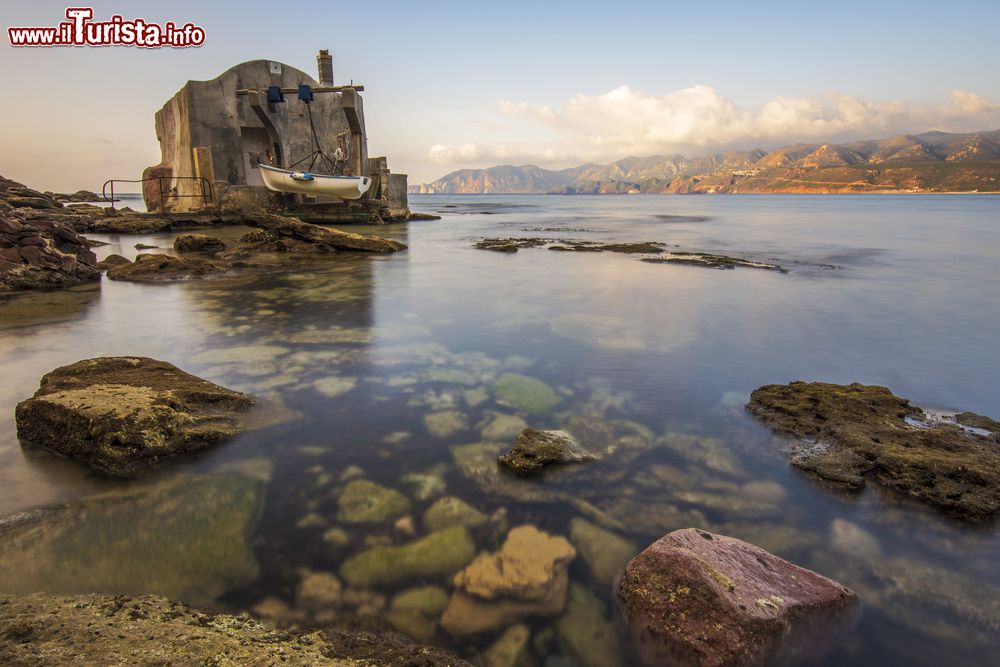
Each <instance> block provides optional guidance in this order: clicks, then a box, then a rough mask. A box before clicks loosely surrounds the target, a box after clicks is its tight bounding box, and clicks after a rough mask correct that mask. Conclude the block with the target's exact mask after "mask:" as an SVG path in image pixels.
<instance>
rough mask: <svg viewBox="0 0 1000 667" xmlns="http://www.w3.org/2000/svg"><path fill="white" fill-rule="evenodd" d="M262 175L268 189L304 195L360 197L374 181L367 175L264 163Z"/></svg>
mask: <svg viewBox="0 0 1000 667" xmlns="http://www.w3.org/2000/svg"><path fill="white" fill-rule="evenodd" d="M259 166H260V175H261V177H263V179H264V185H266V186H267V188H268V190H274V191H275V192H293V193H296V194H302V195H315V196H326V197H340V198H341V199H360V198H361V196H362V195H363V194H365V193H366V192H368V188H369V187H371V184H372V181H371V179H370V178H368V177H367V176H328V175H326V174H313V173H308V172H301V171H291V170H289V169H279V168H278V167H272V166H270V165H266V164H262V165H259Z"/></svg>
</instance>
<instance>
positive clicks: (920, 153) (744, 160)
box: [410, 130, 1000, 194]
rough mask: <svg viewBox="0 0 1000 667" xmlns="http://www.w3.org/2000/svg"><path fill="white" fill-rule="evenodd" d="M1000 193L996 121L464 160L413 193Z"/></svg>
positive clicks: (999, 143) (418, 186)
mask: <svg viewBox="0 0 1000 667" xmlns="http://www.w3.org/2000/svg"><path fill="white" fill-rule="evenodd" d="M974 191H978V192H1000V130H992V131H984V132H970V133H964V134H959V133H948V132H926V133H924V134H917V135H909V134H904V135H899V136H896V137H890V138H888V139H869V140H865V141H855V142H851V143H847V144H795V145H793V146H786V147H783V148H778V149H776V150H773V151H770V152H765V151H763V150H760V149H754V150H752V151H746V152H729V153H720V154H716V155H711V156H707V157H699V158H693V159H688V158H686V157H684V156H683V155H667V156H663V155H654V156H650V157H634V156H630V157H627V158H623V159H621V160H618V161H616V162H612V163H610V164H607V165H595V164H585V165H580V166H579V167H572V168H570V169H562V170H558V171H553V170H549V169H544V168H542V167H538V166H535V165H527V166H523V167H515V166H510V165H505V166H500V167H490V168H488V169H462V170H460V171H455V172H452V173H450V174H448V175H447V176H443V177H442V178H439V179H438V180H436V181H434V182H433V183H427V184H424V185H417V186H412V187H411V188H410V192H411V193H414V194H416V193H459V194H481V193H495V194H527V193H555V194H634V193H642V192H646V193H692V194H694V193H781V192H816V193H819V192H823V193H826V192H831V193H832V192H974Z"/></svg>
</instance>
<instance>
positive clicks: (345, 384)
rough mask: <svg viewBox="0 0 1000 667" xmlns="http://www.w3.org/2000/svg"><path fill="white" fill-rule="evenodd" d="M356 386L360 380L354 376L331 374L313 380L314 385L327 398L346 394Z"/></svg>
mask: <svg viewBox="0 0 1000 667" xmlns="http://www.w3.org/2000/svg"><path fill="white" fill-rule="evenodd" d="M356 386H358V380H357V378H352V377H338V376H330V377H325V378H320V379H319V380H316V381H315V382H313V387H315V388H316V391H318V392H319V393H321V394H323V395H324V396H326V397H327V398H335V397H337V396H340V395H342V394H346V393H347V392H349V391H350V390H352V389H354V388H355V387H356Z"/></svg>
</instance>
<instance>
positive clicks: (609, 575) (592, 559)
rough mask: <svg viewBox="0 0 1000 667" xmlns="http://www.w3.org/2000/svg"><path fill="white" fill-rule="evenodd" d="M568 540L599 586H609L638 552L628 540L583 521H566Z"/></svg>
mask: <svg viewBox="0 0 1000 667" xmlns="http://www.w3.org/2000/svg"><path fill="white" fill-rule="evenodd" d="M569 541H570V542H572V543H573V546H575V547H576V549H577V551H578V552H580V557H581V558H582V559H583V561H584V562H585V563H586V564H587V567H588V568H589V569H590V574H591V575H592V576H593V577H594V580H595V581H597V582H598V583H600V584H601V585H603V586H611V584H612V583H614V580H615V577H617V576H618V573H619V572H621V571H622V568H624V567H625V564H626V563H628V562H629V560H630V559H631V558H632V556H634V555H635V554H636V552H637V551H638V549H637V548H636V546H635V545H634V544H632V543H631V542H629V541H628V540H626V539H624V538H622V537H619V536H617V535H615V534H614V533H612V532H611V531H608V530H604V529H603V528H598V527H597V526H595V525H594V524H592V523H590V522H588V521H584V520H583V519H573V520H572V521H570V522H569Z"/></svg>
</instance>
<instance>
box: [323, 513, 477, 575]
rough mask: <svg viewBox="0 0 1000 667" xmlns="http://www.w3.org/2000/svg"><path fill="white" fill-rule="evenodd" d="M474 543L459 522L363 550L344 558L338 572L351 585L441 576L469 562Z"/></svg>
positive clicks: (473, 550) (474, 549)
mask: <svg viewBox="0 0 1000 667" xmlns="http://www.w3.org/2000/svg"><path fill="white" fill-rule="evenodd" d="M475 554H476V545H475V543H474V542H473V541H472V537H471V536H470V535H469V531H468V530H466V529H465V528H463V527H461V526H453V527H451V528H445V529H444V530H439V531H438V532H436V533H431V534H430V535H428V536H426V537H423V538H421V539H419V540H417V541H415V542H410V543H408V544H402V545H399V546H382V547H375V548H373V549H368V550H367V551H362V552H361V553H359V554H357V555H355V556H352V557H351V558H349V559H347V561H345V562H344V564H343V565H341V567H340V575H341V576H342V577H343V578H344V580H345V581H347V583H349V584H350V585H352V586H383V585H389V584H393V583H397V582H401V581H407V580H410V579H414V578H417V577H443V576H448V575H450V574H454V573H455V572H457V571H458V570H460V569H462V568H463V567H465V566H466V565H468V564H469V561H471V560H472V558H473V557H474V556H475Z"/></svg>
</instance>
